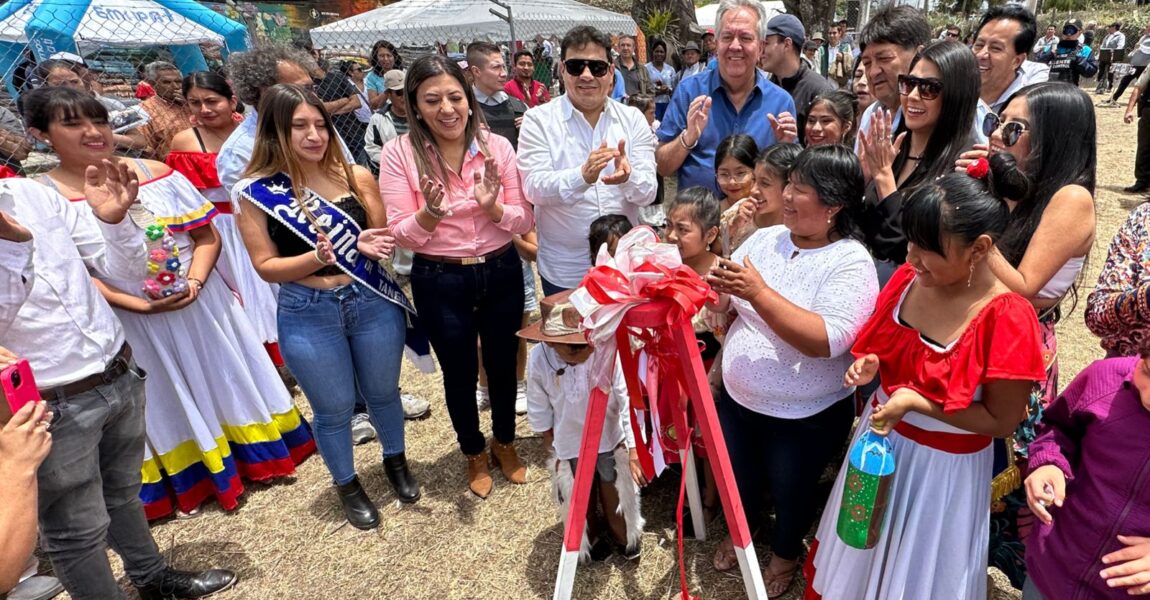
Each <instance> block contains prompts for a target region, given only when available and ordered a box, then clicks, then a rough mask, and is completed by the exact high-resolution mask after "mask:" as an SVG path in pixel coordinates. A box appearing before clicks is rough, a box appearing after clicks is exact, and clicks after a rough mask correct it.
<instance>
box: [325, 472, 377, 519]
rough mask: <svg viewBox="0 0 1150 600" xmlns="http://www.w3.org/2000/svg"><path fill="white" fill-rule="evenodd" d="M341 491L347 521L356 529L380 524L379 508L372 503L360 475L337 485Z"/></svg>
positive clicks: (341, 501) (340, 501) (340, 496)
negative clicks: (360, 482) (361, 482)
mask: <svg viewBox="0 0 1150 600" xmlns="http://www.w3.org/2000/svg"><path fill="white" fill-rule="evenodd" d="M335 487H336V490H337V491H338V492H339V503H340V504H342V505H343V514H344V516H346V517H347V522H348V523H351V526H352V527H355V528H356V529H375V528H376V527H378V526H379V510H378V509H376V508H375V504H372V502H371V498H368V497H367V492H365V491H363V486H361V485H360V484H359V477H356V478H355V479H352V480H351V481H349V482H347V483H345V484H343V485H337V486H335Z"/></svg>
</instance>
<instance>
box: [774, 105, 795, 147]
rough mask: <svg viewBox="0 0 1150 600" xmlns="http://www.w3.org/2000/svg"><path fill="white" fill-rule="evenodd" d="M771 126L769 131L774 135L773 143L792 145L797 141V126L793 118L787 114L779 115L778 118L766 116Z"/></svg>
mask: <svg viewBox="0 0 1150 600" xmlns="http://www.w3.org/2000/svg"><path fill="white" fill-rule="evenodd" d="M767 121H769V122H770V124H771V131H773V132H774V134H775V142H777V143H779V144H793V143H795V142H797V141H799V125H798V122H797V121H795V116H794V115H792V114H791V113H789V112H784V113H781V114H780V115H779V116H778V117H775V115H767Z"/></svg>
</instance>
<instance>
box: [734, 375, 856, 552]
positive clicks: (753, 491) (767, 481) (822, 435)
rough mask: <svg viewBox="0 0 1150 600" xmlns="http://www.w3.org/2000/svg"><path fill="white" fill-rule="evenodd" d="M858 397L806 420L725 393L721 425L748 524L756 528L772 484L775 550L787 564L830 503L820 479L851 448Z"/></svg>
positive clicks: (798, 550)
mask: <svg viewBox="0 0 1150 600" xmlns="http://www.w3.org/2000/svg"><path fill="white" fill-rule="evenodd" d="M853 398H854V395H853V394H852V395H850V396H847V397H845V398H843V399H842V400H839V401H838V402H836V403H834V404H833V405H831V406H830V407H829V408H827V409H826V410H824V411H822V412H820V413H817V414H814V415H811V416H809V417H806V418H803V419H780V418H777V417H770V416H767V415H764V414H760V413H757V412H754V411H752V410H750V409H748V408H745V407H743V406H742V405H741V404H739V403H738V402H735V401H734V400H733V399H732V398H731V397H730V396H729V395H728V394H727V391H726V390H725V389H724V390H723V393H722V400H721V406H720V408H719V423H720V424H721V425H722V427H723V437H724V438H725V439H726V442H727V453H728V454H729V455H730V457H731V467H732V469H733V470H734V472H735V482H736V483H737V484H738V486H739V497H740V498H741V499H742V501H743V506H744V507H745V509H744V510H745V511H746V514H747V522H748V523H750V525H751V528H752V529H754V527H755V525H756V524H757V522H758V518H759V513H760V510H759V508H760V507H761V506H762V498H763V490H764V487H765V486H767V485H769V486H770V489H771V491H772V493H773V494H774V499H775V529H774V532H773V535H772V536H771V550H772V551H773V552H774V553H775V554H777V555H778V556H779V558H782V559H783V560H796V559H798V558H799V555H800V554H801V553H802V550H803V538H804V537H805V536H806V535H807V532H808V531H810V529H811V525H812V524H813V522H814V519H815V512H816V511H817V510H818V509H819V508H820V507H821V506H822V505H823V502H824V501H825V500H826V499H825V498H821V499H820V498H819V493H818V491H819V478H820V477H822V474H823V470H824V469H826V466H827V463H829V462H830V461H831V459H832V458H834V457H835V456H836V455H837V454H838V452H839V451H840V450H842V448H843V444H845V443H846V439H847V435H848V434H849V433H850V428H851V423H852V422H853V421H854V416H855V415H854V402H853V401H852V399H853Z"/></svg>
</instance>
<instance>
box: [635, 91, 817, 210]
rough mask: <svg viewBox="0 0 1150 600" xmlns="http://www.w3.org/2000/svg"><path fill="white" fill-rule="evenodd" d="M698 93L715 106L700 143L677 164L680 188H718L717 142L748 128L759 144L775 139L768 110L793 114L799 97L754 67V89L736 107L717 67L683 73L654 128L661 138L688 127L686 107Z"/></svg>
mask: <svg viewBox="0 0 1150 600" xmlns="http://www.w3.org/2000/svg"><path fill="white" fill-rule="evenodd" d="M698 96H710V97H711V112H710V115H709V118H708V119H707V127H706V128H704V129H703V135H702V137H701V138H699V144H698V145H697V146H695V149H694V150H692V151H691V153H690V154H688V155H687V158H686V160H684V161H683V166H681V167H679V189H684V188H687V187H691V186H696V185H701V186H703V187H705V188H707V189H709V190H711V191H712V192H714V193H716V194H719V193H720V192H719V185H718V182H717V181H716V180H715V149H716V148H718V147H719V142H721V141H722V140H723V138H725V137H727V136H729V135H733V134H736V133H745V134H747V135H749V136H751V137H753V138H755V143H756V144H758V146H759V150H763V149H765V148H767V147H769V146H772V145H774V143H775V133H774V132H773V131H771V123H770V121H768V120H767V115H776V116H777V115H779V114H782V113H784V112H789V113H791V114H792V115H793V114H795V101H794V100H792V99H791V95H790V94H788V93H786V92H785V91H783V88H781V87H779V86H777V85H775V84H773V83H771V82H770V81H769V80H768V79H767V78H766V77H765V76H764V75H763V74H762V73H758V72H756V74H755V89H753V90H751V95H750V97H749V98H747V100H746V102H744V103H743V108H742V110H741V111H738V112H736V111H735V107H734V105H732V104H731V101H730V100H729V99H728V98H727V90H726V89H724V88H723V82H722V79H721V78H720V77H719V70H718V69H712V70H708V71H706V72H703V73H699V74H698V75H693V76H691V77H688V78H687V79H684V80H683V81H681V82H679V87H677V88H675V93H674V94H673V95H672V96H671V105H670V106H668V107H667V112H666V114H664V115H663V121H662V122H661V123H660V124H659V130H658V131H657V132H655V135H656V137H658V138H659V142H660V143H665V142H669V141H671V140H674V139H675V137H677V136H678V135H679V134H680V133H682V132H683V130H684V129H686V128H687V108H688V107H690V106H691V101H692V100H694V99H695V98H697V97H698ZM676 143H677V142H676Z"/></svg>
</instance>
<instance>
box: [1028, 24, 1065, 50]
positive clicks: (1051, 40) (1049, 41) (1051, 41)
mask: <svg viewBox="0 0 1150 600" xmlns="http://www.w3.org/2000/svg"><path fill="white" fill-rule="evenodd" d="M1059 39H1060V38H1059V37H1058V29H1057V28H1055V27H1054V26H1053V25H1051V26H1049V27H1047V28H1046V35H1044V36H1042V38H1041V39H1039V40H1038V42H1037V43H1035V44H1034V48H1032V49H1031V52H1033V53H1034V54H1041V53H1043V52H1054V47H1055V46H1057V45H1058V40H1059Z"/></svg>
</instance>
